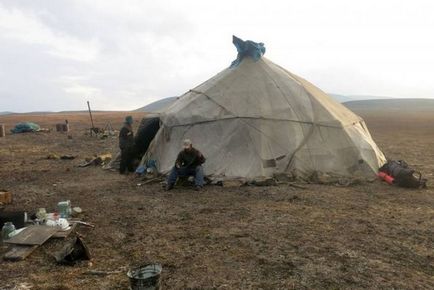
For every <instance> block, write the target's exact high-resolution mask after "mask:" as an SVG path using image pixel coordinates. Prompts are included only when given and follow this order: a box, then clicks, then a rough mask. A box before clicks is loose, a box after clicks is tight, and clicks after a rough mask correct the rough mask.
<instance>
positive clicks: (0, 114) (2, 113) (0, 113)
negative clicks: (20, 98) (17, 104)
mask: <svg viewBox="0 0 434 290" xmlns="http://www.w3.org/2000/svg"><path fill="white" fill-rule="evenodd" d="M10 114H13V113H12V112H0V116H2V115H10Z"/></svg>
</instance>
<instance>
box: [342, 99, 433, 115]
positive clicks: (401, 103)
mask: <svg viewBox="0 0 434 290" xmlns="http://www.w3.org/2000/svg"><path fill="white" fill-rule="evenodd" d="M343 105H344V106H346V107H347V108H349V109H350V110H352V111H356V112H358V111H372V112H373V111H396V112H434V99H381V100H362V101H349V102H345V103H343Z"/></svg>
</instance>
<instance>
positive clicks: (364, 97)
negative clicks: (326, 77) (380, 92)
mask: <svg viewBox="0 0 434 290" xmlns="http://www.w3.org/2000/svg"><path fill="white" fill-rule="evenodd" d="M328 95H329V96H330V97H332V98H333V99H335V100H336V101H338V102H340V103H345V102H351V101H362V100H380V99H385V100H387V99H391V98H390V97H383V96H370V95H338V94H331V93H330V94H328Z"/></svg>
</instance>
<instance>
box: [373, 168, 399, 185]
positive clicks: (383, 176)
mask: <svg viewBox="0 0 434 290" xmlns="http://www.w3.org/2000/svg"><path fill="white" fill-rule="evenodd" d="M377 176H378V177H379V178H380V179H381V180H383V181H386V182H387V183H388V184H390V185H392V184H393V181H394V180H395V179H394V178H393V177H392V176H390V175H388V174H387V173H385V172H382V171H380V172H378V174H377Z"/></svg>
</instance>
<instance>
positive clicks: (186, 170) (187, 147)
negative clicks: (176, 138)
mask: <svg viewBox="0 0 434 290" xmlns="http://www.w3.org/2000/svg"><path fill="white" fill-rule="evenodd" d="M182 147H183V150H182V151H181V152H179V154H178V157H177V158H176V161H175V166H173V168H172V171H171V172H170V174H169V176H168V178H167V186H166V190H171V189H172V188H173V187H174V186H175V183H176V179H177V178H178V176H194V185H195V189H196V190H201V188H202V187H203V183H204V181H203V177H204V173H203V168H202V164H203V163H205V157H204V156H203V155H202V153H200V151H199V150H197V149H195V148H193V145H192V143H191V141H190V139H185V140H184V142H183V144H182Z"/></svg>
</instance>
